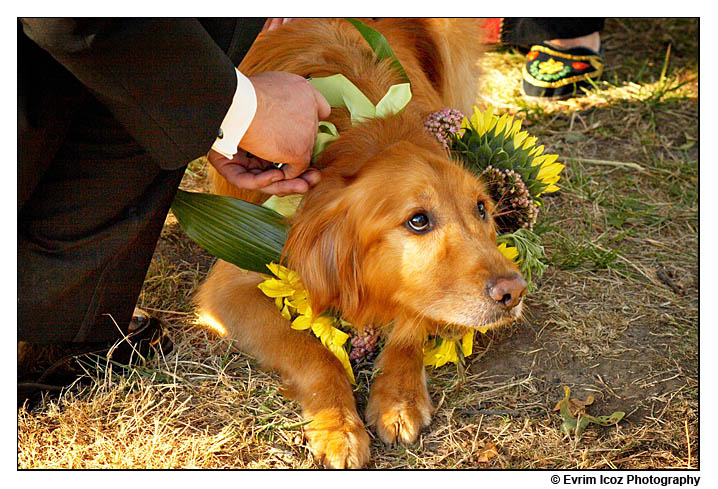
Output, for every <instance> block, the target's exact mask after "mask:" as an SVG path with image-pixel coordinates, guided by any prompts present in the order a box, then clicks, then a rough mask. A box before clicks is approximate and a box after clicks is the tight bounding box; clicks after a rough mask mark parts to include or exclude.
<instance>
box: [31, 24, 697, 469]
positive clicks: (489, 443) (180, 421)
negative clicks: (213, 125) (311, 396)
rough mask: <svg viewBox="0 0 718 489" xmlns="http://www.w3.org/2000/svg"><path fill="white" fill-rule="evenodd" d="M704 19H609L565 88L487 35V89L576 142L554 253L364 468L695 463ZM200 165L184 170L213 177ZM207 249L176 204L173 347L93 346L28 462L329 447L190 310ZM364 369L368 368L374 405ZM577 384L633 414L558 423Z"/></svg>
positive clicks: (290, 459) (201, 458)
mask: <svg viewBox="0 0 718 489" xmlns="http://www.w3.org/2000/svg"><path fill="white" fill-rule="evenodd" d="M697 32H698V29H697V20H692V19H679V20H667V19H647V20H622V19H610V20H609V21H608V23H607V26H606V29H605V32H604V35H603V39H604V45H605V48H606V61H607V68H608V69H607V71H606V76H605V78H604V81H602V82H600V83H599V85H598V87H597V89H596V90H594V91H593V92H592V93H591V94H590V95H588V96H586V97H583V98H581V99H576V100H571V101H566V102H552V103H549V102H544V103H527V102H525V101H523V100H522V99H521V97H520V94H519V88H518V73H519V69H520V66H521V63H522V57H521V55H520V54H518V53H516V52H512V51H511V50H500V51H495V52H490V53H488V55H487V57H486V60H485V63H486V65H487V74H486V78H485V81H484V89H483V93H484V96H485V101H489V102H491V103H492V104H493V105H495V106H496V107H499V108H500V109H502V110H504V111H509V112H512V113H516V114H518V115H519V116H520V117H524V118H525V119H526V122H525V124H526V127H527V128H529V129H530V131H531V132H532V133H533V134H535V135H537V136H539V137H540V140H541V142H542V143H543V144H545V145H546V147H547V150H548V151H550V152H552V153H558V154H560V155H561V156H562V158H563V159H564V160H565V161H566V162H567V168H566V170H565V175H564V178H563V180H562V183H563V191H562V192H560V193H559V194H557V195H554V196H553V197H551V198H549V199H547V202H546V209H545V211H544V214H543V216H544V217H543V219H542V221H541V224H540V226H541V227H540V230H541V232H542V233H543V237H544V245H545V247H546V251H547V255H548V256H549V258H550V261H551V267H550V268H549V270H548V271H547V273H546V274H545V275H544V277H543V278H542V279H541V280H540V284H539V285H540V287H539V289H538V290H537V291H536V292H534V293H533V294H532V296H531V297H530V298H529V306H530V310H531V313H530V315H529V317H528V318H527V319H526V320H525V321H524V322H523V323H521V324H518V325H516V326H514V327H512V328H508V329H506V330H503V331H499V332H495V333H490V334H487V335H485V336H483V337H482V338H480V339H479V340H478V344H477V345H475V347H476V349H478V353H477V354H476V355H474V356H473V357H470V358H469V361H468V364H467V368H466V371H465V372H464V374H463V375H460V374H459V373H457V371H456V369H454V368H451V367H444V368H442V369H439V370H435V371H431V372H430V373H429V378H430V393H431V396H432V400H433V402H434V405H435V406H436V412H435V414H434V419H433V421H432V423H431V426H430V427H429V428H428V429H426V430H425V431H424V432H423V433H422V434H421V437H420V439H419V441H418V443H417V444H416V445H414V446H410V447H384V446H383V445H382V443H381V442H380V441H379V440H378V439H374V440H373V443H372V462H371V466H370V468H379V469H387V468H412V469H421V468H431V469H449V468H477V467H478V468H492V469H505V468H521V469H539V468H540V469H545V468H551V469H559V468H560V469H587V468H599V469H607V468H619V469H643V468H650V469H668V468H683V469H685V468H697V467H698V465H699V459H700V449H699V447H700V443H699V441H700V440H699V438H698V418H699V415H698V413H699V406H698V259H697V256H698V254H697V253H698V251H697V250H698V233H697V228H698V217H697V211H698V147H699V144H698V128H697V121H698V95H697V93H698V85H697V60H698V58H697V50H698V40H697ZM668 43H670V45H671V49H670V52H669V53H668V47H667V46H668ZM667 53H668V55H667ZM666 59H668V63H667V65H666V69H665V70H664V64H665V61H666ZM191 170H192V174H191V175H188V176H187V179H186V180H185V186H188V187H193V188H198V187H200V188H201V187H202V186H203V185H204V183H203V181H202V176H203V172H204V171H205V169H204V168H203V167H202V166H201V165H194V166H193V167H192V168H191ZM212 261H213V260H212V258H211V257H209V256H207V254H206V253H204V252H203V251H202V250H201V249H199V248H198V247H197V246H196V245H194V244H193V243H191V242H190V241H189V240H188V239H187V238H186V236H185V235H184V234H183V232H182V231H181V230H180V229H179V228H178V226H177V223H176V221H175V220H174V218H173V217H172V216H171V215H170V216H169V217H168V219H167V223H166V226H165V229H164V231H163V235H162V239H161V241H160V244H159V246H158V249H157V251H156V253H155V258H154V260H153V263H152V266H151V268H150V271H149V273H148V276H147V280H146V284H145V288H144V290H143V293H142V296H141V298H140V305H141V306H142V307H144V308H146V309H148V310H149V311H153V312H154V313H155V314H156V315H157V316H159V317H160V318H162V319H163V320H164V321H165V322H166V323H167V324H168V325H169V326H170V328H171V335H172V338H173V340H174V341H175V345H176V348H175V350H174V352H173V353H171V354H170V355H168V356H166V357H163V358H157V359H155V360H152V361H151V362H150V363H148V364H147V365H145V366H143V367H142V368H136V369H134V370H133V371H131V372H130V373H129V374H127V373H126V374H124V375H121V376H120V375H117V374H116V373H115V372H113V371H112V369H111V368H108V367H107V366H104V365H100V366H89V367H88V372H89V373H88V377H89V381H88V382H86V383H85V384H84V386H75V387H74V388H72V389H70V390H68V391H66V392H65V393H64V394H63V395H62V396H60V397H59V398H52V399H51V398H46V399H45V400H44V402H42V403H40V404H39V405H38V406H36V407H35V408H33V409H32V410H30V411H27V410H26V409H18V467H19V468H60V467H62V468H176V467H184V468H191V467H192V468H193V467H196V468H315V467H316V465H315V464H314V462H313V461H312V459H311V456H310V453H309V450H308V448H307V446H306V443H305V441H304V439H303V436H302V425H303V423H302V419H301V417H300V413H299V407H298V405H297V404H296V403H294V402H292V401H289V400H287V399H286V398H284V397H282V396H281V395H280V389H281V386H280V385H279V383H278V379H277V378H276V377H275V376H273V375H272V374H268V373H265V372H262V371H260V370H258V369H257V368H256V364H255V362H254V361H253V359H251V358H249V357H248V356H246V355H243V354H238V353H235V352H233V351H232V350H231V349H230V345H229V344H228V343H227V342H226V341H224V340H219V339H217V338H216V337H214V336H213V335H212V334H211V333H209V332H207V331H205V330H203V329H200V328H198V327H196V325H195V317H194V315H193V313H192V309H191V305H190V299H191V295H192V292H193V290H194V289H195V287H196V286H197V284H198V283H199V282H200V281H201V280H202V278H203V277H204V275H205V274H206V273H207V271H208V270H209V268H210V266H211V263H212ZM370 377H371V370H370V366H366V367H365V368H364V369H363V370H361V371H360V372H358V373H357V379H358V381H359V385H358V386H357V393H356V394H357V399H358V402H359V404H360V409H361V408H363V406H364V405H365V403H366V397H367V384H368V382H369V379H370ZM564 385H567V386H570V387H571V390H572V394H573V396H574V397H577V398H582V399H585V398H586V397H587V396H589V395H593V396H594V397H595V398H596V401H595V403H594V404H593V405H592V406H590V408H589V413H591V414H594V415H604V414H610V413H612V412H614V411H619V410H620V411H625V412H626V417H625V418H624V420H622V421H621V422H620V424H619V425H618V426H616V427H597V426H595V425H592V426H590V427H589V428H588V429H587V430H586V432H585V433H584V435H583V437H582V438H580V439H578V440H577V439H574V438H568V437H566V436H564V435H563V434H562V433H561V432H560V430H559V426H560V424H561V420H560V416H559V415H558V413H556V412H553V407H554V406H555V404H556V402H557V401H559V400H560V399H561V398H562V397H563V391H562V386H564ZM492 448H495V452H492V451H488V452H487V451H486V450H488V449H492ZM487 453H488V454H489V455H488V456H487ZM494 453H495V455H494Z"/></svg>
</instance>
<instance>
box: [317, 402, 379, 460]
mask: <svg viewBox="0 0 718 489" xmlns="http://www.w3.org/2000/svg"><path fill="white" fill-rule="evenodd" d="M305 416H306V417H307V418H310V419H311V420H312V421H311V422H310V423H309V424H308V425H307V426H306V427H305V430H304V433H305V435H306V437H307V440H308V441H309V446H310V448H311V450H312V454H313V455H314V458H315V459H316V460H317V461H318V462H319V463H321V464H323V465H324V467H326V468H329V469H359V468H361V467H363V466H364V465H365V464H366V463H367V462H368V461H369V435H368V434H367V432H366V429H365V428H364V423H363V422H362V421H361V419H360V418H359V416H358V415H357V414H356V413H347V412H345V411H344V410H342V409H340V408H330V409H322V410H320V411H318V412H315V413H305Z"/></svg>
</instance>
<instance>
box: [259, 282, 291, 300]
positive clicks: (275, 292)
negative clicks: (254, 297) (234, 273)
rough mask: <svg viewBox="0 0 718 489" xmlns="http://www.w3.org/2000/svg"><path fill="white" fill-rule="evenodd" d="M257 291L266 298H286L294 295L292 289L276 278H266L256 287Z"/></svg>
mask: <svg viewBox="0 0 718 489" xmlns="http://www.w3.org/2000/svg"><path fill="white" fill-rule="evenodd" d="M257 287H259V289H260V290H261V291H262V292H264V295H266V296H268V297H272V298H275V297H288V296H290V295H292V294H293V293H294V289H293V288H292V287H290V286H289V285H288V284H286V283H285V282H282V281H281V280H277V279H276V278H268V279H266V280H265V281H264V282H262V283H260V284H259V285H257Z"/></svg>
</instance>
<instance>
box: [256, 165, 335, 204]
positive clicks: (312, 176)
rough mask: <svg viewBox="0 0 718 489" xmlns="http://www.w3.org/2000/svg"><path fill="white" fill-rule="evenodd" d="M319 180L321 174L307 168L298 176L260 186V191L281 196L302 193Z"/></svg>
mask: <svg viewBox="0 0 718 489" xmlns="http://www.w3.org/2000/svg"><path fill="white" fill-rule="evenodd" d="M320 180H321V174H320V173H319V171H317V170H308V171H307V172H305V173H304V174H302V175H301V176H300V177H299V178H294V179H292V180H281V181H279V182H275V183H273V184H271V185H268V186H266V187H264V188H260V189H259V191H260V192H264V193H267V194H272V195H277V196H279V197H283V196H285V195H290V194H303V193H305V192H307V191H308V190H309V189H310V188H312V187H313V186H314V185H316V184H317V183H319V181H320Z"/></svg>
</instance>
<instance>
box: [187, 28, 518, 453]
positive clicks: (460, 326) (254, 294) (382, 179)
mask: <svg viewBox="0 0 718 489" xmlns="http://www.w3.org/2000/svg"><path fill="white" fill-rule="evenodd" d="M368 23H370V24H371V25H372V26H373V27H374V28H376V29H377V30H378V31H380V32H381V33H382V34H383V35H384V36H385V37H386V38H387V40H388V42H389V44H390V45H391V46H392V48H393V50H394V52H395V53H396V55H397V57H398V58H399V60H400V61H401V63H402V65H403V66H404V68H405V69H406V71H407V73H408V75H409V78H410V80H411V83H412V92H413V99H412V101H411V102H410V103H409V105H408V106H407V108H406V109H405V110H404V111H403V112H402V113H401V114H399V115H396V116H392V117H388V118H386V119H375V120H371V121H367V122H365V123H362V124H357V125H354V126H352V125H351V122H350V120H349V117H348V113H347V112H346V111H345V110H342V109H334V110H333V111H332V115H331V117H330V121H332V122H333V123H334V124H335V125H336V126H337V128H338V129H339V132H340V134H341V138H340V139H339V140H337V141H336V142H335V143H333V144H331V145H330V146H329V147H328V148H327V149H326V150H325V151H324V152H323V153H322V154H321V155H320V157H319V159H318V161H317V166H318V167H319V168H320V169H321V170H322V180H321V182H320V183H319V184H318V185H317V186H316V187H315V188H313V189H311V190H310V191H309V192H308V193H307V194H306V196H305V198H304V199H303V202H302V204H301V206H300V208H299V210H298V213H297V215H296V216H295V217H294V218H293V220H292V226H291V230H290V234H289V238H288V240H287V243H286V246H285V254H286V262H287V265H288V266H289V267H290V268H292V269H294V270H296V271H297V272H298V273H299V274H300V276H301V277H302V279H303V281H304V284H305V286H306V288H307V290H308V291H309V294H310V296H311V300H312V309H313V310H314V311H316V312H321V311H324V310H326V309H327V308H332V309H335V310H340V311H342V315H343V316H344V317H345V318H346V319H347V320H348V321H350V322H352V323H353V324H355V325H356V326H357V327H359V328H361V327H363V326H365V325H367V324H372V325H374V326H375V327H378V328H380V329H383V332H384V334H385V335H386V338H387V339H386V345H385V347H384V349H383V351H382V353H381V355H380V356H379V358H378V359H377V361H376V368H377V369H378V372H379V373H378V374H377V375H376V378H375V380H374V383H373V385H372V387H371V392H370V397H369V401H368V406H367V411H366V420H367V422H368V424H369V425H373V426H375V429H376V432H377V434H378V435H379V437H380V438H381V439H382V440H383V441H385V442H387V443H394V442H402V443H412V442H414V441H415V440H416V438H417V436H418V434H419V431H420V430H421V429H422V428H423V427H425V426H427V425H428V424H429V422H430V419H431V411H432V405H431V400H430V399H429V395H428V391H427V388H426V379H425V373H424V366H423V361H422V360H423V352H422V348H423V344H424V341H425V339H426V337H427V336H428V335H431V334H436V333H437V332H439V331H442V332H444V333H447V332H451V331H453V332H454V333H455V334H461V333H462V332H463V331H467V330H468V328H476V327H487V326H489V327H490V326H494V325H497V324H501V323H503V322H507V321H510V320H513V319H514V318H515V317H516V316H517V315H518V310H519V309H520V306H519V307H514V308H506V307H503V308H502V307H499V305H497V303H496V300H494V299H492V298H491V297H490V296H489V294H488V293H487V288H488V287H489V286H490V285H489V283H490V282H491V281H492V280H495V279H496V278H498V277H507V276H516V275H517V269H516V266H515V265H514V264H513V263H512V262H510V261H509V260H507V259H506V258H505V257H504V256H503V255H502V254H501V253H500V252H499V251H498V250H497V248H496V234H495V231H494V224H493V221H492V220H491V217H490V213H491V211H492V210H493V207H492V206H493V204H492V203H491V202H490V199H489V198H488V196H487V194H486V192H485V190H484V188H483V186H482V184H481V183H480V182H479V181H478V180H477V179H476V178H475V177H474V176H473V175H472V174H471V173H470V172H468V171H466V170H465V169H464V168H462V167H461V166H460V165H458V164H456V163H455V162H451V161H450V160H449V158H448V155H447V153H446V151H445V150H444V149H443V148H442V147H441V146H440V144H439V143H438V142H437V141H436V140H435V139H433V137H432V136H431V135H429V134H428V133H427V132H426V131H425V130H424V129H423V120H424V117H425V116H426V114H428V113H430V112H433V111H435V110H439V109H441V108H444V107H447V106H448V107H455V108H459V109H461V110H462V111H464V112H469V110H470V108H471V106H472V104H473V103H474V99H475V96H476V85H477V76H478V73H477V68H476V62H477V58H478V54H479V53H478V52H477V50H478V48H476V46H477V45H478V42H477V41H476V39H477V38H478V36H479V28H478V23H476V22H475V21H472V20H470V19H461V20H455V21H454V20H448V19H440V20H434V19H420V20H410V19H386V20H381V21H377V22H369V21H368ZM240 70H241V71H242V72H244V73H246V74H249V75H251V74H254V73H259V72H264V71H289V72H293V73H297V74H300V75H304V76H306V75H310V76H313V77H323V76H329V75H333V74H336V73H341V74H343V75H345V76H346V77H347V78H349V79H350V80H351V81H352V82H353V83H354V84H355V85H357V87H359V88H360V89H361V90H362V91H363V92H364V93H365V94H366V95H367V97H368V98H369V99H370V100H371V101H372V102H373V103H376V102H378V101H379V100H380V99H381V97H383V96H384V94H385V93H386V91H387V90H388V88H389V87H390V86H391V85H393V84H396V83H400V82H401V79H400V77H399V75H398V74H397V73H396V71H395V70H393V69H392V68H391V66H390V62H389V61H382V62H377V61H376V59H375V57H374V55H373V54H372V52H371V50H370V48H369V46H368V45H367V43H366V41H365V40H364V39H363V38H362V37H361V36H360V34H359V33H358V32H357V31H356V30H355V29H354V28H353V27H352V26H351V25H350V24H349V23H348V22H346V21H344V20H332V19H322V20H313V19H301V20H296V21H293V22H291V23H289V24H287V25H285V26H283V27H282V28H280V29H279V30H277V31H272V32H270V33H266V34H263V35H262V36H260V38H259V39H258V40H257V42H256V44H255V46H254V47H253V49H252V50H251V51H250V53H249V54H248V56H247V57H246V58H245V60H244V61H243V63H242V65H241V66H240ZM212 178H213V184H214V189H215V191H216V192H218V193H223V194H226V195H232V196H235V197H239V198H243V199H245V200H251V201H255V202H257V201H259V200H260V199H261V198H260V197H259V195H258V194H256V193H254V194H252V193H248V192H242V191H238V190H236V189H234V188H233V187H231V186H230V185H229V184H228V183H227V182H226V181H224V180H223V179H222V178H221V177H219V176H218V175H217V174H214V175H213V177H212ZM477 202H481V203H483V205H484V206H485V208H486V209H487V211H488V214H489V216H488V217H486V218H484V217H483V214H482V213H481V212H480V211H479V210H478V209H477ZM417 212H424V213H426V214H427V215H429V216H430V218H431V230H430V231H429V232H426V233H423V234H418V233H415V232H412V231H411V230H410V228H409V227H408V226H407V224H406V223H407V220H408V219H410V218H411V217H412V216H413V215H415V214H416V213H417ZM261 280H262V276H260V275H259V274H255V273H246V272H243V271H240V270H239V269H237V268H236V267H234V266H232V265H230V264H228V263H225V262H221V261H220V262H218V263H217V264H216V265H215V267H214V268H213V270H212V271H211V273H210V275H209V277H208V278H207V280H206V281H205V283H204V284H203V285H202V287H201V288H200V290H199V292H198V295H197V302H198V306H199V309H200V310H201V312H202V314H204V315H207V316H210V317H212V318H213V319H214V320H215V321H218V322H219V323H221V324H222V326H223V327H224V328H225V329H226V331H227V334H228V335H229V336H230V337H231V338H233V339H235V340H236V341H237V344H238V347H239V348H240V349H242V350H244V351H246V352H248V353H250V354H252V355H254V356H255V357H256V358H258V360H259V361H260V362H261V363H262V365H263V366H265V367H266V368H269V369H273V370H276V371H278V372H279V373H280V374H281V375H282V378H283V380H284V381H285V382H286V383H287V385H288V390H289V391H290V392H291V395H292V396H293V397H295V398H296V399H298V401H299V402H300V403H301V406H302V410H303V415H304V416H305V417H306V418H307V419H311V420H312V421H311V423H309V424H308V425H307V427H306V435H307V438H308V440H309V443H310V446H311V448H312V451H313V452H314V454H315V455H316V456H317V457H318V458H319V459H321V460H322V461H323V463H324V464H325V465H327V466H330V467H361V466H363V465H364V464H365V463H366V462H367V461H368V459H369V437H368V435H367V433H366V431H365V427H364V422H363V421H362V419H361V417H360V416H359V414H358V413H357V409H356V405H355V401H354V397H353V395H352V389H351V385H350V383H349V381H348V379H347V376H346V374H345V372H344V370H343V367H342V365H341V364H340V362H339V361H338V360H337V359H336V358H335V357H334V356H333V355H332V354H331V353H330V352H329V350H328V349H326V348H325V347H324V346H322V345H321V343H320V342H319V341H318V340H317V339H316V338H314V337H313V336H312V335H311V334H307V333H306V332H304V331H296V330H293V329H291V328H290V325H289V323H288V322H287V321H286V320H285V319H284V318H283V317H282V316H281V315H280V314H279V311H278V310H277V309H276V307H275V305H274V301H273V300H272V299H269V298H267V297H265V296H264V295H263V294H262V292H261V291H260V290H259V289H258V288H257V284H258V283H260V282H261Z"/></svg>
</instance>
